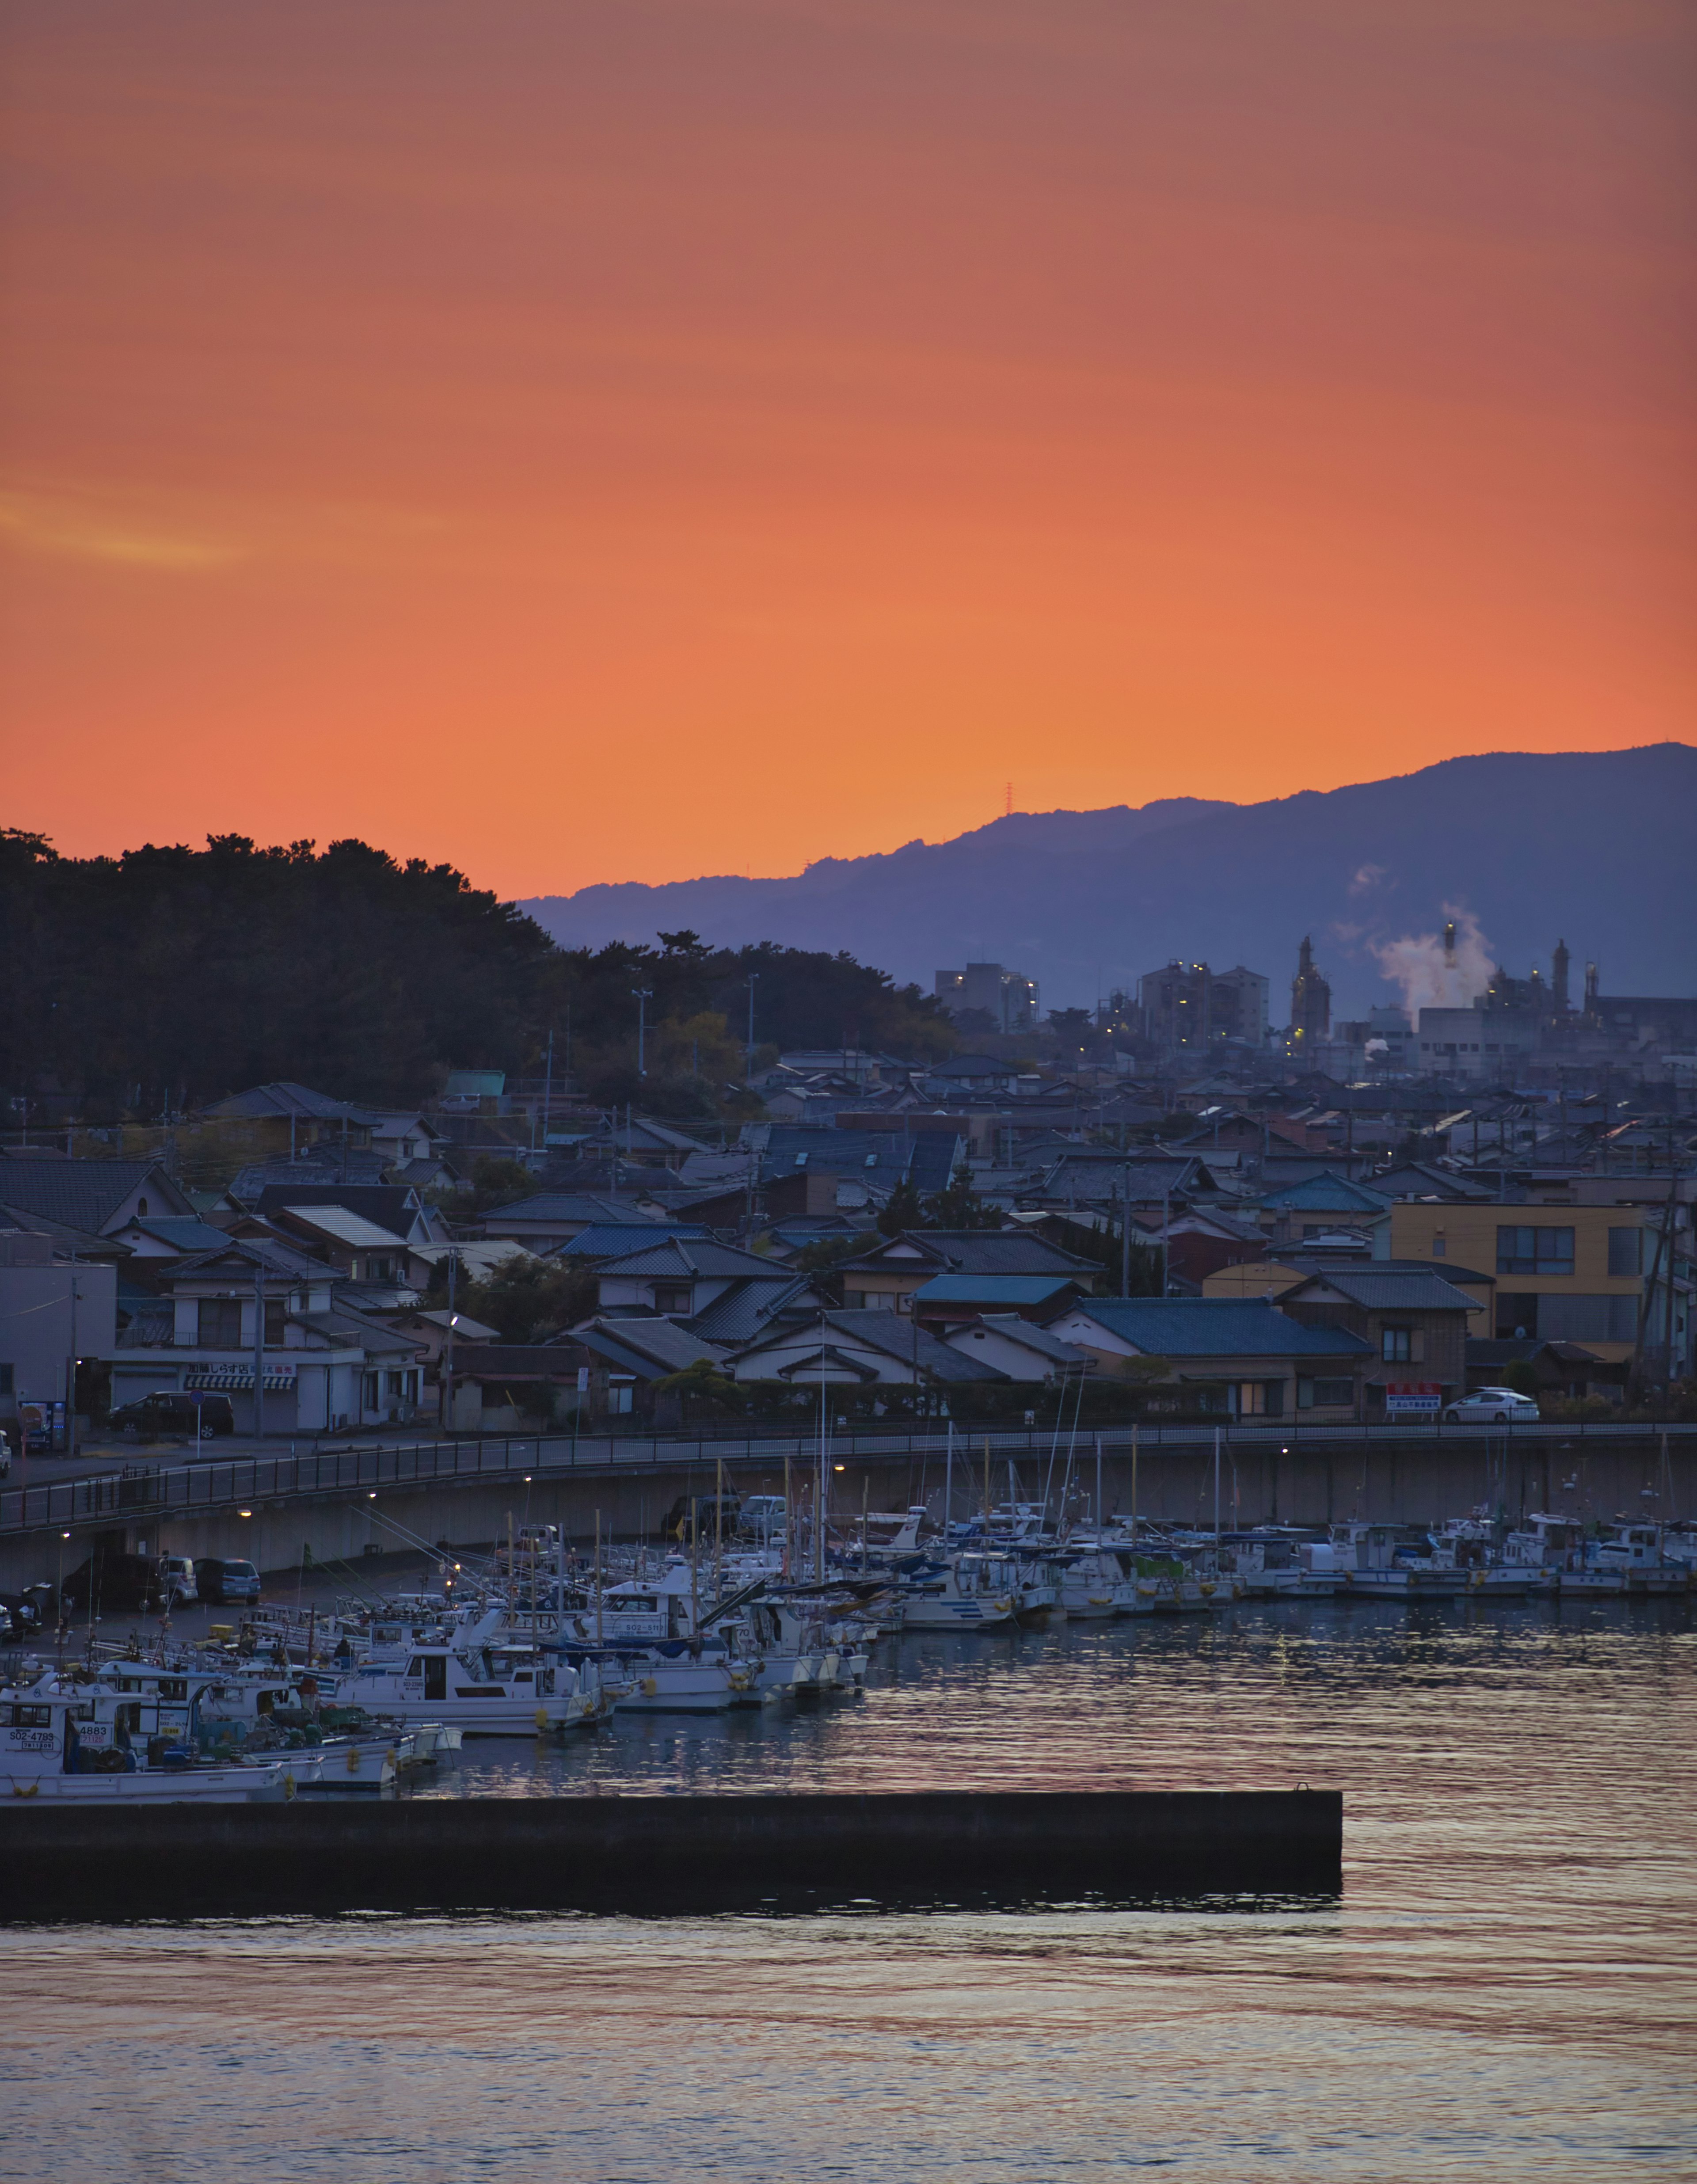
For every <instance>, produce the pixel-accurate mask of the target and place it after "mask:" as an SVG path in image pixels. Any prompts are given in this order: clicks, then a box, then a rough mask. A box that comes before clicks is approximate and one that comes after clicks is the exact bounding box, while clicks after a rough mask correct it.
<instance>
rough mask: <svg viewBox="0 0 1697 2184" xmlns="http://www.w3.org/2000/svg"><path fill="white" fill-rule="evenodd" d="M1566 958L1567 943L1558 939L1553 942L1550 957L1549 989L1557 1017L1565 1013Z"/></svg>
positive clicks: (1563, 1015)
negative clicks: (1553, 945) (1553, 951)
mask: <svg viewBox="0 0 1697 2184" xmlns="http://www.w3.org/2000/svg"><path fill="white" fill-rule="evenodd" d="M1568 960H1569V959H1568V955H1567V943H1566V941H1565V940H1558V941H1557V942H1556V944H1555V954H1554V955H1553V956H1551V957H1550V996H1551V998H1552V1000H1554V1002H1555V1013H1556V1015H1557V1016H1559V1017H1565V1016H1566V1013H1567V964H1568Z"/></svg>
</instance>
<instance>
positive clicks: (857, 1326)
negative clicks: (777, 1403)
mask: <svg viewBox="0 0 1697 2184" xmlns="http://www.w3.org/2000/svg"><path fill="white" fill-rule="evenodd" d="M728 1369H729V1371H730V1373H731V1376H732V1379H735V1380H737V1381H738V1382H740V1383H744V1384H746V1383H748V1382H750V1381H758V1380H778V1381H787V1382H789V1383H790V1384H791V1385H793V1386H796V1387H798V1388H808V1389H811V1388H818V1387H820V1386H821V1385H826V1386H831V1387H849V1388H858V1389H868V1390H870V1389H871V1388H874V1387H876V1386H878V1385H893V1386H908V1387H912V1386H915V1385H928V1384H940V1385H954V1384H965V1383H968V1382H976V1383H990V1382H996V1383H999V1382H1001V1381H1003V1380H1004V1379H1006V1377H1007V1376H1006V1375H1005V1374H1004V1373H999V1372H998V1371H997V1370H996V1368H994V1367H993V1366H991V1365H985V1364H981V1363H980V1362H978V1361H977V1360H976V1358H973V1357H966V1356H965V1355H963V1354H962V1353H961V1352H960V1351H958V1350H956V1349H954V1347H952V1346H950V1345H949V1343H947V1342H943V1341H940V1340H938V1337H937V1336H936V1335H934V1334H928V1333H927V1332H926V1329H923V1328H921V1327H920V1326H918V1325H916V1324H915V1323H913V1322H912V1321H910V1320H908V1319H898V1318H896V1317H895V1316H894V1314H893V1313H891V1312H877V1311H850V1310H844V1311H840V1312H838V1311H832V1310H828V1309H827V1310H823V1311H820V1312H814V1313H811V1314H810V1315H809V1317H808V1318H805V1319H804V1320H802V1321H801V1322H800V1323H795V1324H792V1323H785V1324H783V1325H781V1326H777V1327H774V1328H772V1329H770V1330H769V1331H768V1332H767V1333H766V1334H764V1335H762V1336H760V1337H759V1339H758V1340H755V1341H754V1342H751V1343H749V1344H748V1345H746V1346H744V1347H743V1349H741V1350H739V1351H737V1353H736V1354H735V1355H734V1356H733V1357H732V1358H731V1359H730V1361H729V1366H728Z"/></svg>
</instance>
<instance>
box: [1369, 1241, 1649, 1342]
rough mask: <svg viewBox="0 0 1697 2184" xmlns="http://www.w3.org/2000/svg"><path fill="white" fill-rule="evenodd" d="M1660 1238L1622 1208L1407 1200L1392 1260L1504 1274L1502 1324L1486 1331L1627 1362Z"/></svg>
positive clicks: (1500, 1281) (1499, 1294)
mask: <svg viewBox="0 0 1697 2184" xmlns="http://www.w3.org/2000/svg"><path fill="white" fill-rule="evenodd" d="M1654 1248H1655V1240H1654V1237H1653V1236H1652V1235H1651V1234H1650V1231H1649V1229H1647V1228H1646V1225H1645V1223H1644V1217H1643V1216H1642V1215H1640V1214H1639V1212H1636V1211H1635V1210H1633V1209H1632V1208H1629V1207H1627V1206H1513V1205H1499V1204H1493V1203H1490V1202H1485V1203H1480V1202H1478V1201H1469V1202H1466V1203H1451V1204H1448V1205H1443V1204H1438V1203H1437V1202H1435V1201H1423V1202H1399V1203H1398V1204H1396V1205H1394V1206H1392V1208H1391V1256H1392V1257H1393V1258H1394V1259H1401V1260H1423V1261H1424V1262H1426V1263H1427V1264H1428V1265H1430V1266H1433V1267H1435V1268H1438V1270H1439V1271H1440V1272H1441V1271H1442V1270H1443V1269H1444V1266H1445V1264H1446V1262H1447V1263H1448V1264H1449V1265H1451V1266H1455V1267H1472V1268H1478V1269H1479V1270H1480V1271H1481V1272H1485V1273H1494V1274H1495V1276H1496V1311H1495V1320H1496V1323H1495V1325H1494V1327H1491V1328H1483V1327H1481V1328H1479V1329H1477V1332H1478V1333H1479V1334H1490V1335H1494V1336H1495V1337H1496V1338H1497V1339H1498V1340H1507V1339H1509V1338H1511V1337H1513V1336H1517V1335H1528V1336H1533V1337H1535V1338H1536V1339H1537V1340H1538V1341H1540V1342H1577V1343H1582V1344H1583V1346H1584V1347H1585V1348H1586V1349H1587V1350H1589V1351H1594V1353H1595V1354H1596V1355H1597V1356H1598V1357H1605V1358H1608V1359H1610V1360H1611V1361H1612V1362H1619V1361H1620V1360H1622V1359H1623V1358H1628V1357H1631V1356H1632V1353H1633V1344H1634V1342H1635V1341H1636V1340H1637V1338H1638V1324H1639V1312H1640V1310H1641V1308H1642V1306H1643V1301H1644V1270H1645V1268H1647V1267H1648V1265H1649V1264H1650V1254H1651V1252H1652V1251H1653V1250H1654Z"/></svg>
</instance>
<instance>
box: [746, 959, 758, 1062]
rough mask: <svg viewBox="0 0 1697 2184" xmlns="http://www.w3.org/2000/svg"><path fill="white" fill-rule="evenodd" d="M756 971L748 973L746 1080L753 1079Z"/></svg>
mask: <svg viewBox="0 0 1697 2184" xmlns="http://www.w3.org/2000/svg"><path fill="white" fill-rule="evenodd" d="M759 975H760V974H759V972H758V971H750V972H749V973H748V1082H749V1083H750V1084H753V1083H754V986H755V983H756V981H757V980H758V979H759Z"/></svg>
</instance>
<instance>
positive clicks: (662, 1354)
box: [560, 1319, 725, 1379]
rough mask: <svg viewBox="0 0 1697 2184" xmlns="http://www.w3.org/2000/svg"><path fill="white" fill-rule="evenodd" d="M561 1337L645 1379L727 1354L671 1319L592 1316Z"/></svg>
mask: <svg viewBox="0 0 1697 2184" xmlns="http://www.w3.org/2000/svg"><path fill="white" fill-rule="evenodd" d="M560 1339H561V1340H562V1341H570V1342H581V1344H582V1345H583V1346H584V1348H585V1349H586V1350H593V1351H595V1352H596V1354H597V1355H598V1357H604V1358H606V1359H607V1360H608V1361H609V1363H612V1364H615V1365H619V1366H621V1367H622V1368H625V1369H626V1371H629V1372H636V1373H641V1374H642V1376H643V1378H644V1379H664V1378H665V1375H666V1374H667V1373H682V1371H683V1370H684V1369H685V1368H687V1367H688V1366H691V1365H693V1364H695V1363H696V1362H698V1360H699V1359H701V1358H704V1357H705V1358H707V1359H709V1361H710V1362H712V1363H714V1364H715V1365H716V1364H719V1363H720V1362H721V1361H722V1360H723V1358H724V1356H725V1352H724V1351H723V1350H722V1349H721V1348H720V1347H719V1346H717V1345H716V1344H715V1343H712V1342H709V1341H708V1340H705V1338H704V1337H703V1336H701V1335H699V1334H693V1333H692V1332H691V1331H690V1329H688V1328H687V1327H680V1326H679V1325H678V1323H677V1322H676V1320H671V1319H619V1320H604V1319H597V1320H592V1321H591V1322H590V1323H589V1325H588V1326H587V1327H581V1328H578V1329H575V1330H574V1331H573V1332H572V1333H571V1334H570V1335H565V1336H562V1337H561V1338H560Z"/></svg>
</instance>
